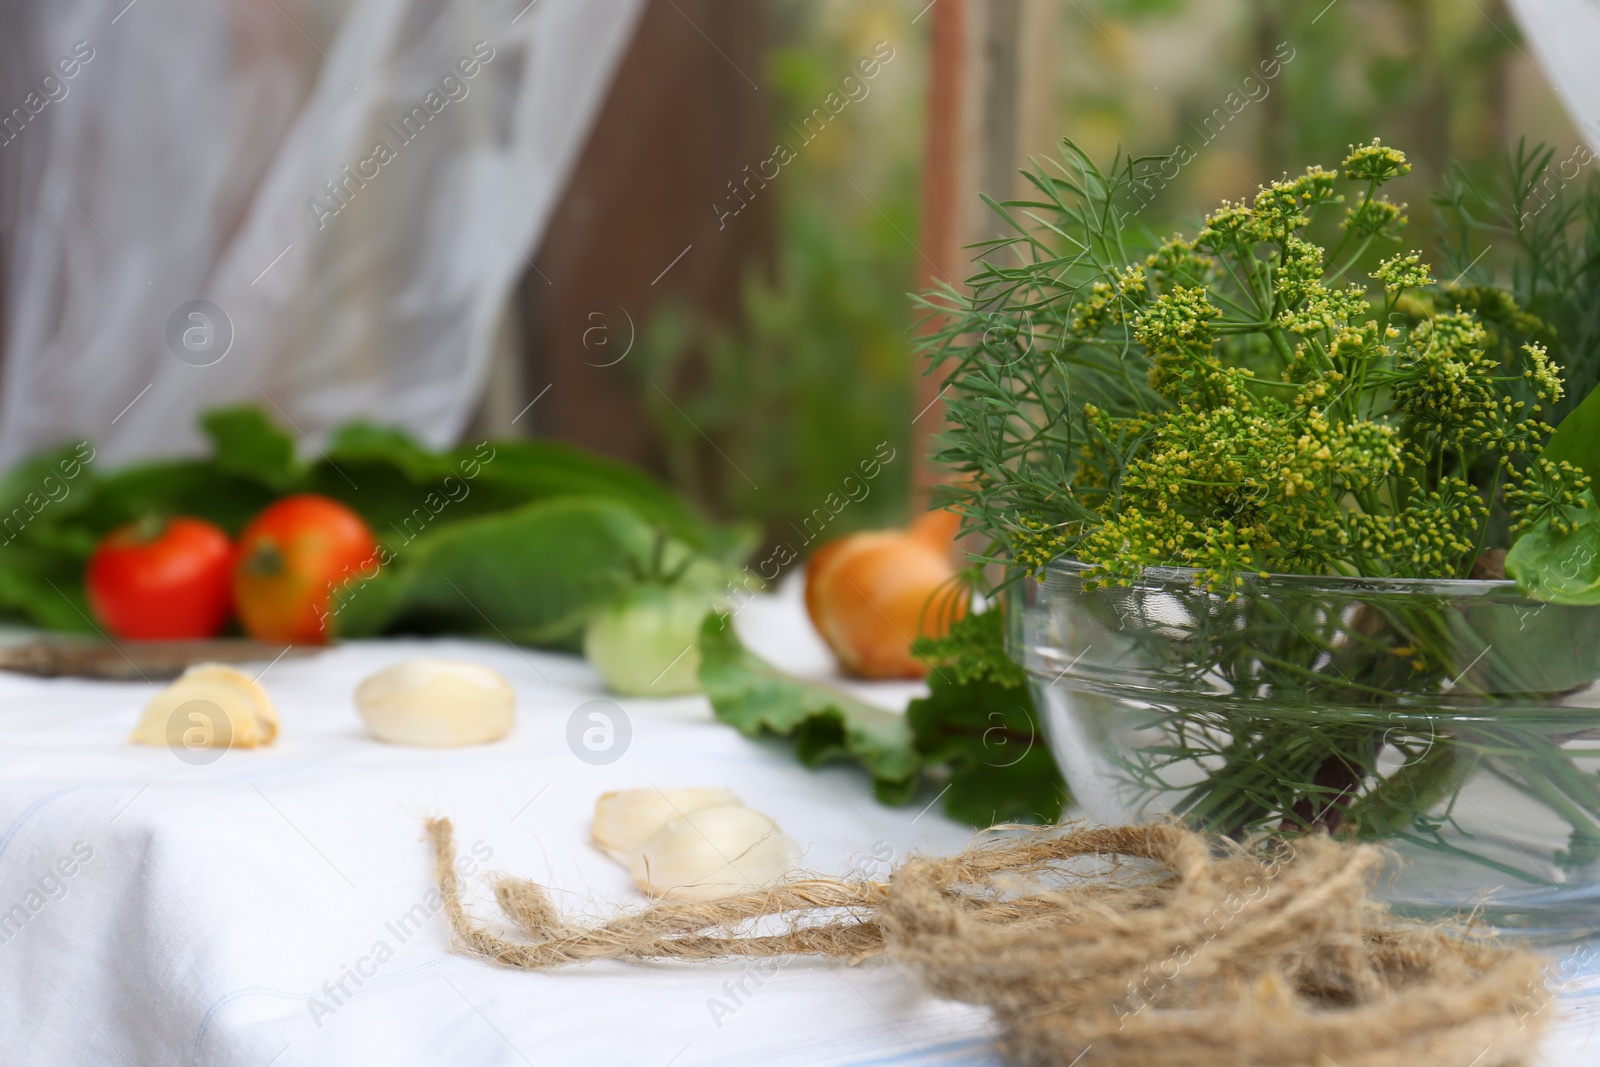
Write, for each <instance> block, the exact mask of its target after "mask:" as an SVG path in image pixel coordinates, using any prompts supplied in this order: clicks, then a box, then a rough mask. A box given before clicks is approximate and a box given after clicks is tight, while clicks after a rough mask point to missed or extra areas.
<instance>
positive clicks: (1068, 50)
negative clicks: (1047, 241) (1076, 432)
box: [636, 0, 1578, 538]
mask: <svg viewBox="0 0 1600 1067" xmlns="http://www.w3.org/2000/svg"><path fill="white" fill-rule="evenodd" d="M766 3H767V10H768V12H769V19H770V22H769V25H770V27H771V32H772V39H773V44H772V48H771V51H770V54H769V59H768V63H767V67H766V71H765V84H766V89H767V90H770V97H769V100H768V103H769V106H770V107H771V113H770V115H769V120H770V125H771V129H772V131H773V140H774V143H779V142H784V143H788V144H790V145H791V146H792V147H794V149H795V158H794V160H793V162H791V163H789V164H787V165H786V166H784V167H783V169H782V172H781V174H780V176H779V177H778V178H777V179H775V180H773V181H772V182H770V183H769V185H768V187H766V188H765V189H764V190H763V191H762V193H761V195H762V196H763V197H767V196H770V197H773V198H774V199H775V201H776V204H777V211H778V218H779V224H778V238H777V241H778V246H779V247H778V252H777V255H776V256H775V257H774V262H773V263H771V264H760V265H752V266H751V269H750V271H749V273H748V276H747V278H746V281H745V286H744V293H743V314H742V317H741V320H740V321H738V322H736V323H731V324H730V323H715V322H708V321H695V320H691V319H689V318H687V317H685V316H684V315H683V314H681V313H679V312H676V311H671V310H669V311H667V312H665V313H663V314H662V315H660V316H659V317H658V318H657V319H656V321H655V322H654V323H653V324H652V325H651V326H649V327H647V328H646V330H645V331H644V336H643V338H642V342H641V346H640V349H641V352H642V356H643V358H642V359H640V360H639V363H638V366H637V368H636V369H637V370H638V371H639V372H640V373H641V377H640V383H641V392H642V395H643V396H644V397H645V400H646V403H647V405H648V406H649V413H650V417H651V419H652V423H653V426H654V429H655V431H656V434H657V435H658V438H659V439H660V440H662V441H663V442H664V445H665V449H666V465H667V468H668V470H669V472H670V474H671V476H672V478H673V480H674V481H675V482H676V483H677V484H678V485H679V486H680V488H683V489H684V490H685V491H686V492H688V493H689V495H691V496H692V497H694V498H695V499H696V500H698V501H699V502H700V503H701V504H702V505H703V506H705V507H707V508H708V509H710V510H711V511H712V512H714V513H716V514H720V515H737V516H741V517H748V518H755V519H759V520H761V521H762V522H764V523H765V525H766V527H767V531H768V534H767V536H768V537H769V538H781V537H782V536H783V535H784V530H785V529H786V524H787V523H788V522H789V521H792V520H793V519H794V518H795V517H796V516H799V515H804V514H806V513H808V512H809V511H810V510H811V509H812V508H814V507H816V506H817V505H818V503H819V502H820V500H821V499H822V498H823V497H824V496H826V494H827V493H829V492H830V491H833V490H835V489H836V488H837V484H838V481H839V479H840V478H842V477H843V476H844V474H845V473H847V472H848V471H849V470H850V469H851V467H852V466H853V464H854V463H855V462H857V461H858V460H860V459H861V458H863V457H864V456H867V455H869V454H870V453H871V452H872V451H873V449H874V448H875V447H876V445H877V444H878V442H880V441H888V442H889V443H890V444H892V445H893V446H894V447H895V448H896V450H897V453H898V455H899V456H900V459H898V460H897V461H896V463H894V464H891V465H890V467H889V468H887V469H886V471H885V477H884V478H882V479H880V481H879V484H878V486H877V487H876V490H875V493H874V495H873V496H872V498H871V499H869V500H868V501H866V502H864V503H863V504H861V505H859V506H853V507H852V508H850V509H848V510H847V512H846V513H844V514H841V515H840V516H839V519H838V530H839V532H843V531H844V530H845V529H849V528H857V527H860V526H863V525H869V524H870V525H882V524H889V523H897V522H901V521H903V520H904V518H905V513H904V509H905V507H906V500H907V491H906V488H907V481H908V479H907V475H908V474H909V469H910V463H909V456H908V454H907V451H906V449H905V448H904V447H903V446H904V445H905V443H906V441H907V439H908V431H909V429H910V427H909V425H908V423H909V418H908V411H909V407H910V397H911V390H912V379H913V376H914V375H915V374H916V373H917V371H918V370H919V368H917V367H916V366H915V365H914V361H913V358H912V356H911V354H910V353H911V344H910V336H909V334H910V330H911V328H912V326H913V323H914V317H913V313H912V311H911V308H910V306H909V302H908V300H907V298H906V293H907V291H908V290H911V289H913V288H914V287H915V285H916V278H917V268H918V266H919V262H920V260H919V255H918V252H917V250H916V247H915V242H916V241H917V240H918V228H917V216H918V210H917V208H918V194H919V191H920V188H919V187H920V181H919V173H920V163H921V149H922V128H923V100H924V92H925V87H926V55H925V49H926V36H927V30H928V26H929V23H930V20H928V19H926V18H923V19H920V20H918V21H915V22H913V19H915V18H916V17H917V15H918V13H919V12H921V11H923V9H924V8H925V7H926V0H766ZM983 10H984V9H982V8H980V7H978V6H973V7H971V8H969V12H970V14H969V19H970V20H971V26H972V32H973V33H974V34H977V35H979V38H980V43H981V35H982V28H981V18H980V16H981V14H982V11H983ZM1030 10H1031V11H1032V14H1031V15H1028V16H1027V17H1026V18H1024V19H1023V23H1022V25H1023V38H1024V39H1023V40H1022V41H1021V42H1020V47H1021V48H1022V50H1023V52H1024V53H1026V56H1027V66H1028V70H1027V72H1026V73H1025V75H1024V77H1023V79H1022V83H1021V84H1020V85H1019V86H1018V92H1019V96H1020V97H1021V100H1022V111H1024V112H1026V114H1025V115H1024V116H1023V117H1022V118H1021V119H1020V120H1019V130H1018V144H1017V148H1018V152H1019V158H1018V159H1017V164H1018V166H1019V167H1020V166H1022V165H1023V164H1024V163H1025V159H1024V158H1023V157H1026V156H1030V155H1033V156H1038V155H1053V154H1055V152H1056V150H1057V148H1058V146H1059V143H1060V139H1061V138H1062V137H1064V136H1065V137H1071V138H1072V139H1073V140H1074V141H1076V142H1077V143H1078V144H1079V145H1081V146H1082V147H1083V148H1084V150H1085V151H1086V152H1087V153H1088V154H1089V155H1090V156H1091V157H1092V158H1096V159H1110V158H1111V157H1112V155H1113V154H1114V153H1115V152H1116V151H1117V150H1118V149H1119V148H1121V149H1123V150H1125V151H1128V152H1130V153H1132V154H1134V155H1150V156H1167V155H1170V154H1172V153H1174V151H1175V150H1176V149H1177V148H1178V146H1179V145H1187V146H1189V148H1191V149H1192V150H1193V158H1192V160H1191V161H1190V162H1188V163H1186V164H1184V165H1183V166H1182V167H1181V168H1179V170H1178V173H1177V175H1176V177H1175V178H1173V179H1172V180H1170V181H1168V182H1166V183H1165V184H1164V187H1163V188H1161V189H1160V190H1159V192H1158V194H1157V195H1156V197H1155V198H1154V199H1153V200H1152V201H1151V202H1150V204H1149V206H1148V209H1147V210H1145V211H1143V212H1142V213H1141V215H1140V217H1139V219H1138V220H1137V225H1138V226H1143V227H1148V228H1149V229H1150V230H1152V231H1154V232H1156V233H1167V232H1171V230H1172V229H1174V228H1175V227H1179V226H1189V225H1192V224H1193V223H1194V222H1195V220H1196V219H1197V217H1198V214H1199V212H1200V209H1201V207H1202V206H1203V205H1208V204H1215V203H1217V202H1218V201H1219V200H1222V199H1235V200H1237V199H1241V198H1245V197H1248V196H1249V195H1251V194H1252V193H1253V192H1254V190H1255V188H1256V186H1257V185H1258V184H1259V183H1261V182H1264V181H1270V180H1272V179H1274V178H1277V177H1279V176H1281V175H1282V174H1284V173H1285V172H1288V171H1299V170H1300V169H1302V168H1303V167H1305V166H1306V165H1307V164H1310V163H1313V162H1316V161H1318V160H1326V159H1329V158H1339V157H1342V156H1343V155H1344V153H1345V151H1346V149H1347V146H1349V145H1350V144H1352V143H1356V142H1366V141H1369V140H1371V139H1372V138H1373V137H1374V136H1380V137H1382V138H1383V139H1384V140H1385V142H1386V143H1393V144H1398V145H1403V146H1405V148H1406V150H1407V152H1408V154H1409V155H1410V156H1411V159H1412V162H1413V164H1414V167H1415V169H1414V171H1413V173H1412V174H1410V175H1408V176H1407V177H1406V178H1404V179H1402V180H1401V181H1399V182H1397V183H1395V186H1394V189H1393V192H1394V195H1395V198H1396V199H1397V200H1403V201H1408V202H1409V203H1410V211H1409V213H1410V215H1411V222H1412V224H1411V226H1410V229H1409V231H1408V232H1409V233H1410V235H1411V239H1412V240H1413V241H1415V242H1417V243H1418V244H1419V245H1420V246H1422V247H1423V248H1424V249H1425V250H1426V251H1427V252H1428V253H1429V254H1430V256H1432V255H1439V256H1442V257H1443V258H1445V259H1446V260H1447V261H1448V260H1450V259H1452V256H1451V254H1450V252H1451V250H1450V248H1449V247H1448V246H1450V245H1451V244H1453V243H1455V239H1454V238H1449V237H1446V236H1445V234H1444V227H1441V226H1440V225H1439V223H1440V222H1441V219H1440V218H1439V217H1438V216H1437V215H1436V214H1435V213H1434V212H1433V211H1432V210H1431V209H1430V207H1429V199H1430V196H1431V195H1432V193H1433V192H1434V190H1436V189H1438V188H1439V187H1440V186H1441V185H1443V184H1445V183H1446V181H1447V177H1448V176H1449V175H1451V174H1452V173H1453V174H1455V175H1456V176H1457V178H1458V179H1460V178H1465V179H1470V180H1473V181H1483V182H1490V183H1491V184H1492V179H1493V176H1494V174H1495V172H1496V170H1497V169H1499V168H1502V167H1503V165H1504V164H1503V159H1504V157H1505V153H1506V151H1507V149H1508V148H1509V146H1511V145H1512V144H1514V143H1516V141H1517V140H1518V139H1519V138H1522V137H1526V138H1527V140H1528V141H1529V142H1530V143H1533V142H1539V141H1543V142H1546V143H1549V144H1551V145H1553V146H1554V147H1555V148H1556V150H1557V156H1556V159H1557V160H1558V161H1559V160H1561V159H1564V158H1565V157H1566V156H1567V154H1568V153H1569V152H1570V150H1571V148H1572V146H1573V145H1575V144H1576V143H1577V141H1578V138H1577V135H1576V133H1575V131H1574V129H1573V126H1572V124H1571V122H1570V121H1569V120H1568V119H1567V117H1566V115H1565V113H1564V112H1563V111H1562V109H1561V107H1560V105H1559V103H1558V102H1557V101H1556V99H1555V97H1554V95H1553V92H1552V90H1551V89H1550V87H1549V84H1548V82H1547V81H1546V80H1545V79H1544V77H1543V75H1542V74H1541V73H1540V72H1539V70H1538V68H1537V67H1536V66H1535V64H1534V62H1533V60H1532V59H1531V58H1530V53H1529V49H1528V48H1527V47H1526V46H1525V44H1524V43H1523V42H1522V40H1521V35H1520V33H1519V31H1518V29H1517V27H1516V24H1515V22H1514V21H1513V20H1512V19H1511V17H1510V15H1509V14H1508V12H1507V10H1506V8H1505V5H1504V2H1503V0H1475V2H1474V3H1469V4H1462V3H1459V2H1457V0H1334V2H1332V3H1328V2H1326V0H1315V2H1312V3H1305V2H1298V0H1076V2H1074V3H1071V4H1055V3H1050V2H1048V0H1047V2H1044V3H1040V4H1036V5H1033V6H1032V7H1031V8H1030ZM880 40H883V41H888V42H889V43H890V44H891V45H892V46H893V47H894V49H895V51H896V56H895V58H894V60H893V61H892V62H890V63H888V64H885V65H884V69H883V71H882V73H881V74H879V75H878V76H877V77H876V78H875V79H874V80H873V81H872V82H871V83H870V86H869V88H870V92H869V93H868V94H867V95H866V96H864V97H863V98H861V99H860V100H855V101H852V102H851V103H850V104H849V106H847V107H845V108H844V109H843V110H842V112H841V113H840V114H839V115H838V116H837V117H835V118H834V119H833V120H832V121H831V122H830V123H829V124H828V126H827V128H826V129H825V130H824V131H823V132H822V133H821V134H820V135H818V136H816V137H815V138H814V139H813V140H810V141H805V140H804V138H803V136H802V135H800V134H799V133H798V132H797V130H796V124H797V123H798V122H799V120H800V118H801V117H802V116H804V115H807V114H809V113H811V111H812V109H813V108H815V107H817V106H818V105H819V104H820V103H821V102H822V100H823V98H824V97H825V96H826V95H827V94H828V93H829V92H830V91H832V90H836V89H837V88H838V87H839V85H840V81H841V79H842V78H843V77H844V76H845V75H846V74H848V73H850V72H851V70H852V68H853V66H854V65H855V63H856V62H857V61H858V60H860V59H861V58H862V57H865V56H867V55H869V54H870V53H871V51H872V49H873V46H874V44H875V43H876V42H878V41H880ZM1288 54H1292V59H1289V60H1288V61H1286V62H1282V63H1281V64H1280V69H1278V71H1277V72H1276V74H1275V76H1274V77H1272V78H1270V79H1264V78H1263V77H1262V64H1263V62H1264V61H1268V60H1271V59H1272V58H1274V57H1275V56H1278V55H1288ZM1252 78H1253V79H1254V80H1253V81H1247V79H1252ZM1230 94H1232V97H1231V100H1230ZM1219 109H1221V112H1220V114H1219ZM1223 115H1225V116H1226V119H1225V121H1219V119H1220V118H1221V116H1223ZM1208 119H1209V120H1210V125H1209V127H1208V125H1207V121H1208ZM981 151H982V146H981V144H980V143H978V142H977V141H974V143H973V146H972V152H973V153H975V154H976V153H979V152H981ZM1155 165H1157V164H1146V166H1155ZM984 191H985V192H988V193H990V194H992V195H994V196H996V197H997V198H1002V199H1003V198H1005V197H1006V196H1008V195H1012V194H1013V193H1014V192H1017V191H1020V189H1019V190H1007V189H985V190H984ZM973 216H974V217H982V216H983V212H982V211H981V209H977V207H976V205H974V212H973ZM1450 221H1451V224H1452V225H1454V224H1455V222H1456V220H1454V219H1452V220H1450ZM982 236H984V235H983V234H974V235H973V239H974V240H976V239H978V238H980V237H982ZM1441 244H1442V245H1444V246H1445V247H1440V245H1441ZM1481 247H1482V246H1481V245H1480V246H1479V247H1478V248H1474V249H1473V253H1474V254H1476V252H1477V251H1478V250H1480V249H1481ZM1502 251H1505V250H1504V249H1497V250H1496V251H1495V253H1494V254H1493V255H1491V256H1489V257H1488V258H1487V259H1486V260H1485V261H1484V262H1483V263H1482V264H1480V265H1479V268H1480V269H1478V270H1475V271H1474V275H1473V276H1474V277H1478V278H1480V280H1482V273H1483V270H1484V269H1491V268H1494V269H1503V270H1509V269H1510V267H1509V264H1508V263H1507V261H1505V260H1504V259H1502V255H1501V253H1502ZM1496 264H1499V266H1498V267H1496ZM1462 265H1463V266H1464V265H1465V263H1463V264H1462ZM650 382H655V383H658V384H660V386H661V387H662V389H663V390H664V391H665V393H666V394H668V395H670V397H671V399H670V401H669V400H668V398H667V396H664V395H663V394H662V393H658V392H657V391H656V390H655V389H653V388H650V387H649V385H648V384H646V383H650ZM674 404H675V405H676V406H677V408H679V409H681V414H680V412H679V411H675V410H674V408H673V405H674ZM684 415H687V416H688V418H689V420H692V423H693V425H690V423H689V422H688V421H686V420H685V418H684ZM701 431H703V434H704V436H702V432H701ZM707 438H709V442H708V440H707Z"/></svg>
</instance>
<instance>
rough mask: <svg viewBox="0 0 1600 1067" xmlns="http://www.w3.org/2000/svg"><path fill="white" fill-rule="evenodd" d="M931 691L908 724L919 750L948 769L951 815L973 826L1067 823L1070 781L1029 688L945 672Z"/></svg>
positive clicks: (908, 716) (914, 707)
mask: <svg viewBox="0 0 1600 1067" xmlns="http://www.w3.org/2000/svg"><path fill="white" fill-rule="evenodd" d="M928 685H929V690H930V692H929V695H928V696H926V697H924V698H922V699H920V700H913V701H912V702H911V706H910V707H909V708H907V709H906V719H907V721H909V722H910V724H911V729H912V731H913V732H914V733H915V735H916V745H917V751H918V752H920V753H921V754H922V755H923V757H924V758H925V759H927V761H928V762H929V763H942V764H945V765H946V767H947V768H948V770H949V775H950V778H949V785H948V788H947V789H946V791H945V794H944V811H945V814H946V815H948V816H950V817H951V818H952V819H959V820H961V821H962V822H966V823H970V824H972V825H973V826H992V825H994V824H995V823H997V822H1046V823H1049V822H1054V821H1056V819H1058V818H1060V817H1061V810H1062V808H1063V807H1064V806H1065V804H1066V797H1067V787H1066V782H1065V781H1064V780H1063V779H1062V777H1061V772H1060V771H1059V770H1057V769H1056V761H1055V758H1054V757H1053V756H1052V755H1051V754H1050V748H1049V746H1048V745H1046V744H1045V739H1044V735H1043V734H1042V733H1041V732H1040V729H1039V721H1038V717H1037V715H1036V714H1035V711H1034V704H1033V698H1032V696H1030V695H1029V692H1028V689H1027V687H1026V686H1005V685H1000V684H998V683H995V682H991V681H970V680H969V681H961V682H958V681H956V680H955V679H954V678H953V677H949V678H947V677H945V676H942V675H940V674H938V673H935V674H934V675H932V676H931V677H930V678H929V680H928Z"/></svg>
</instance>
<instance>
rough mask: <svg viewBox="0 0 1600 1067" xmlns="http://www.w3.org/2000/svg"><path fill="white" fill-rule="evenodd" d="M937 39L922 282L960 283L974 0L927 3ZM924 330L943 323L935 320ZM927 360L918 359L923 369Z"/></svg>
mask: <svg viewBox="0 0 1600 1067" xmlns="http://www.w3.org/2000/svg"><path fill="white" fill-rule="evenodd" d="M928 17H929V19H930V20H931V22H932V25H931V26H930V36H931V41H930V44H929V48H928V123H927V133H926V141H925V143H924V147H923V160H922V233H921V239H920V241H919V245H920V250H921V252H922V255H921V256H920V257H918V262H919V266H918V271H917V289H918V291H923V290H926V289H929V288H931V287H932V286H933V285H935V284H938V283H942V282H948V283H950V284H956V283H959V282H960V280H961V278H962V277H963V274H962V271H961V269H960V258H961V244H962V235H961V215H962V212H961V204H960V195H961V194H960V190H961V185H962V181H961V175H962V166H961V155H962V153H961V143H962V136H961V134H962V127H963V123H962V116H963V113H964V104H965V101H966V72H967V25H966V23H967V5H966V0H935V3H934V4H933V6H932V7H931V8H930V9H929V10H928ZM923 329H924V331H925V332H927V331H931V330H934V329H937V325H936V324H935V323H931V322H930V323H929V324H927V325H926V326H924V327H923ZM923 369H925V368H922V367H919V368H918V370H919V371H921V370H923ZM939 390H940V379H939V377H938V376H937V375H922V374H919V375H918V376H917V378H916V389H915V390H913V393H912V397H913V400H912V411H911V415H912V418H913V420H914V421H913V422H912V426H911V508H912V512H913V514H914V515H917V514H921V513H922V512H923V511H926V510H927V508H928V500H929V495H930V491H931V489H932V487H933V486H934V485H936V484H938V482H939V480H940V472H939V470H938V468H937V467H935V466H934V463H933V460H932V458H931V452H932V450H933V448H934V437H935V435H936V434H938V433H939V432H940V430H941V429H942V428H943V426H944V406H943V404H942V403H941V402H940V399H939Z"/></svg>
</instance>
